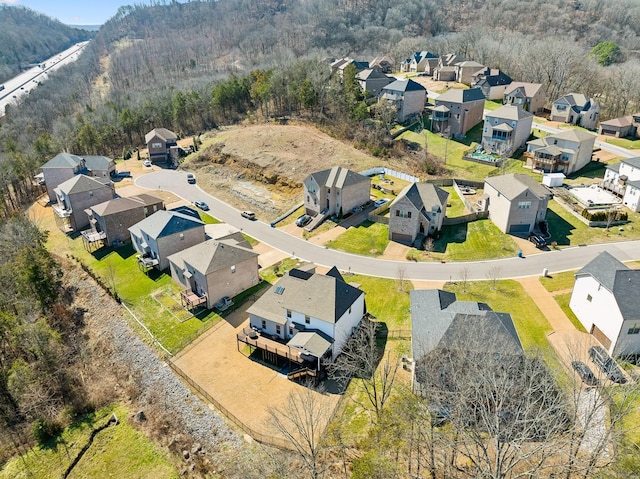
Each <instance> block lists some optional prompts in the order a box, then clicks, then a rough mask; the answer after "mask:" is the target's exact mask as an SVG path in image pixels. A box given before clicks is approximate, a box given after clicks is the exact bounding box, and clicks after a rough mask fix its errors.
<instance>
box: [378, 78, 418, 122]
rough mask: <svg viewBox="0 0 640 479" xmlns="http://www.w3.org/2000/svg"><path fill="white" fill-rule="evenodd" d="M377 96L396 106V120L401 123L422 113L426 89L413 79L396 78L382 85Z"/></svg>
mask: <svg viewBox="0 0 640 479" xmlns="http://www.w3.org/2000/svg"><path fill="white" fill-rule="evenodd" d="M378 98H379V99H380V101H386V102H387V103H389V104H391V105H393V106H395V107H396V109H397V110H398V115H397V118H398V121H399V122H401V123H402V122H404V121H405V120H407V119H409V118H410V117H412V116H417V115H421V114H422V112H423V111H424V106H425V102H426V99H427V90H426V89H425V87H423V86H422V85H420V84H419V83H416V82H414V81H413V80H396V81H394V82H392V83H390V84H388V85H386V86H385V87H383V88H382V90H381V91H380V94H379V95H378Z"/></svg>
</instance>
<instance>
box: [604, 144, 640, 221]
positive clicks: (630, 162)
mask: <svg viewBox="0 0 640 479" xmlns="http://www.w3.org/2000/svg"><path fill="white" fill-rule="evenodd" d="M600 186H601V187H603V188H605V189H607V190H609V191H611V192H613V193H615V194H616V195H618V196H620V197H622V203H623V204H624V205H625V206H626V207H627V208H629V209H630V210H631V211H635V212H636V213H637V212H640V156H636V157H634V158H624V159H622V160H620V162H619V163H613V164H608V165H606V170H605V173H604V180H603V181H602V182H601V183H600Z"/></svg>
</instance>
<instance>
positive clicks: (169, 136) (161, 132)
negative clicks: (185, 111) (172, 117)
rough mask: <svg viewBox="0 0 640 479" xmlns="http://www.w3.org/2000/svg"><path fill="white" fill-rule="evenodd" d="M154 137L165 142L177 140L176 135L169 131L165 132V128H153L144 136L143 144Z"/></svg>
mask: <svg viewBox="0 0 640 479" xmlns="http://www.w3.org/2000/svg"><path fill="white" fill-rule="evenodd" d="M154 136H158V137H159V138H162V139H163V140H164V141H166V142H171V141H175V140H176V139H177V138H178V135H176V134H175V133H174V132H172V131H171V130H167V129H166V128H154V129H153V130H151V131H150V132H149V133H147V134H146V135H144V142H145V143H149V141H150V140H151V139H152V138H153V137H154Z"/></svg>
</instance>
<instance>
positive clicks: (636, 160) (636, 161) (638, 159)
mask: <svg viewBox="0 0 640 479" xmlns="http://www.w3.org/2000/svg"><path fill="white" fill-rule="evenodd" d="M620 163H624V164H625V165H629V166H633V167H634V168H640V156H634V157H633V158H623V159H622V160H620Z"/></svg>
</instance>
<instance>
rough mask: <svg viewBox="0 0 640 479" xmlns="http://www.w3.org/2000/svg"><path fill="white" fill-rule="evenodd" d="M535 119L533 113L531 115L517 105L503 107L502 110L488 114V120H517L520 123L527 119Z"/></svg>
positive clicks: (498, 109)
mask: <svg viewBox="0 0 640 479" xmlns="http://www.w3.org/2000/svg"><path fill="white" fill-rule="evenodd" d="M531 117H533V113H529V112H528V111H526V110H523V109H522V108H520V107H518V106H515V105H502V106H501V107H500V108H497V109H495V110H494V111H490V112H488V113H487V114H486V118H487V119H488V118H498V119H500V120H516V121H520V120H523V119H525V118H531Z"/></svg>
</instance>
